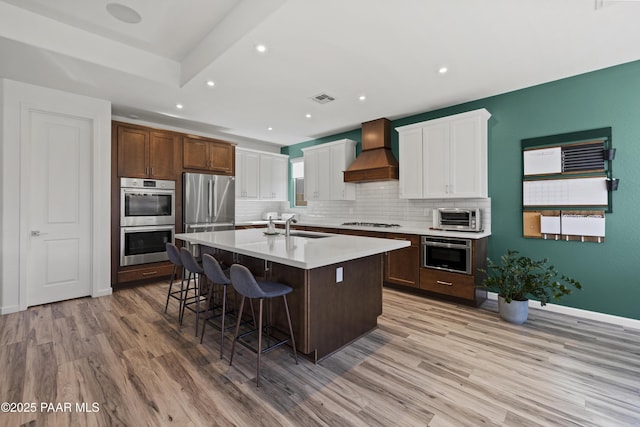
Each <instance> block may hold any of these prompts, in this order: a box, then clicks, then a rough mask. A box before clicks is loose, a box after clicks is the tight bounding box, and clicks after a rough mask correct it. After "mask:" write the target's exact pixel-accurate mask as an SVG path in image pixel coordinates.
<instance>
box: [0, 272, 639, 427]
mask: <svg viewBox="0 0 640 427" xmlns="http://www.w3.org/2000/svg"><path fill="white" fill-rule="evenodd" d="M166 289H167V285H166V284H164V283H162V284H155V285H150V286H144V287H138V288H134V289H127V290H122V291H118V292H115V293H114V294H113V295H112V296H108V297H102V298H96V299H91V298H82V299H77V300H71V301H65V302H61V303H56V304H48V305H43V306H38V307H32V308H30V309H29V310H27V311H24V312H20V313H15V314H10V315H5V316H0V366H1V367H2V368H1V369H2V373H1V380H0V401H2V402H15V403H17V402H21V403H31V402H33V403H35V404H36V405H37V409H36V411H35V412H29V413H20V414H16V413H0V425H2V426H17V425H21V424H24V425H44V426H71V425H73V426H85V425H86V426H115V425H121V426H145V425H147V426H164V425H176V426H205V425H211V426H213V425H215V426H217V425H220V426H231V425H236V426H249V425H251V426H255V425H264V426H280V425H283V426H313V425H325V426H421V425H430V426H479V425H489V426H490V425H505V426H538V425H547V426H574V425H580V426H631V425H640V331H639V330H631V329H624V328H622V327H617V326H612V325H608V324H604V323H598V322H594V321H586V320H581V319H578V318H572V317H569V316H565V315H559V314H554V313H548V312H544V311H541V310H532V312H531V313H530V320H529V321H528V322H527V323H526V324H525V325H523V326H515V325H510V324H508V323H505V322H503V321H501V320H499V318H498V316H497V314H496V313H495V310H496V309H495V306H494V305H489V306H488V307H485V308H483V309H474V308H468V307H464V306H458V305H455V304H451V303H447V302H441V301H434V300H429V299H424V298H421V297H416V296H412V295H408V294H405V293H401V292H397V291H394V290H388V289H385V291H384V314H383V315H382V317H381V318H380V319H379V327H378V329H377V330H375V331H373V332H372V333H370V334H369V335H367V336H366V337H363V338H361V339H359V340H358V341H356V342H355V343H353V344H352V345H350V346H348V347H347V348H345V349H343V350H341V351H340V352H338V353H336V354H334V355H333V356H331V357H329V358H328V359H326V360H325V361H324V362H322V363H321V364H319V365H314V364H313V363H311V362H309V361H307V360H304V359H301V361H300V364H299V365H295V364H294V363H293V359H292V356H291V354H290V352H289V349H288V348H280V349H278V350H276V351H274V352H271V353H269V354H267V355H266V356H265V357H264V358H263V380H262V387H261V388H256V387H255V378H254V372H255V370H254V369H255V365H254V363H255V354H253V353H251V352H250V351H248V350H245V349H243V348H242V347H241V346H240V349H241V351H242V353H240V354H238V355H237V356H236V357H237V358H236V359H235V360H234V366H232V367H229V364H228V360H227V359H226V358H225V360H222V361H221V360H220V359H219V349H218V341H217V338H218V333H219V332H218V331H216V330H215V329H214V328H208V329H207V335H206V337H205V342H204V344H203V345H201V344H199V340H198V339H196V338H195V336H194V330H193V315H192V314H191V313H187V314H185V324H184V325H183V327H182V328H178V327H177V309H176V308H177V303H176V302H175V301H172V302H171V303H170V308H169V311H168V313H167V314H165V313H163V308H164V299H165V295H166V294H165V292H166ZM226 354H227V356H228V347H227V352H226ZM48 402H51V403H53V404H54V405H55V404H60V405H61V406H58V407H57V408H51V407H49V408H45V409H44V410H43V409H42V408H41V406H40V405H41V404H42V403H45V404H46V403H48ZM65 402H69V403H70V404H71V405H73V406H72V408H71V410H70V411H66V410H65V408H64V406H62V405H64V403H65ZM94 402H95V403H96V404H97V405H98V408H97V409H99V411H98V412H90V411H87V410H86V409H87V408H88V409H90V410H93V409H95V408H94V407H92V406H91V405H92V404H93V403H94ZM76 403H85V404H87V405H88V406H87V407H85V411H78V410H77V409H78V408H76V407H75V405H76ZM47 409H58V411H57V412H54V411H51V412H47Z"/></svg>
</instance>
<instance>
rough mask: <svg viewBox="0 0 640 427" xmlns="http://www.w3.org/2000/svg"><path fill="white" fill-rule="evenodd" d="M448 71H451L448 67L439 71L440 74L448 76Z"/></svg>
mask: <svg viewBox="0 0 640 427" xmlns="http://www.w3.org/2000/svg"><path fill="white" fill-rule="evenodd" d="M447 71H449V69H448V68H447V67H440V69H439V70H438V72H439V73H440V74H447Z"/></svg>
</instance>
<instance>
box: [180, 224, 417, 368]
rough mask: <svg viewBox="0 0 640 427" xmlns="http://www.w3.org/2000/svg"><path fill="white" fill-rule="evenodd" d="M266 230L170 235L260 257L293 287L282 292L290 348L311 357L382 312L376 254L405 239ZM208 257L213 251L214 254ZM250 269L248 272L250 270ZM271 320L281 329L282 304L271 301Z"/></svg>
mask: <svg viewBox="0 0 640 427" xmlns="http://www.w3.org/2000/svg"><path fill="white" fill-rule="evenodd" d="M265 231H266V229H249V230H227V231H215V232H206V233H183V234H176V239H179V240H183V241H185V242H188V243H190V244H196V245H201V246H204V247H207V248H214V249H215V250H216V254H218V255H220V256H221V257H224V253H225V252H226V253H232V254H233V255H234V257H233V259H234V260H237V259H238V256H245V257H251V258H253V259H260V260H264V276H265V278H267V279H269V280H273V281H277V282H282V283H285V284H287V285H289V286H291V287H292V288H293V292H292V293H291V294H289V295H288V296H287V299H288V301H289V306H290V309H291V321H292V323H293V332H294V335H295V338H296V347H297V350H298V351H299V352H300V353H302V354H305V355H306V356H307V357H309V358H310V359H311V360H313V361H314V362H318V361H320V360H322V359H324V358H325V357H327V356H329V355H331V354H332V353H334V352H335V351H337V350H339V349H340V348H342V347H343V346H345V345H347V344H349V343H351V342H352V341H354V340H356V339H357V338H359V337H360V336H362V335H364V334H366V333H368V332H369V331H371V330H372V329H374V328H375V327H376V326H377V323H378V316H379V315H380V314H382V281H383V254H384V253H385V252H389V251H393V250H396V249H401V248H404V247H406V246H408V245H409V242H406V241H402V240H392V239H380V238H372V237H359V236H346V235H337V234H328V233H313V232H296V231H292V232H291V236H288V237H286V236H284V235H283V234H277V235H265ZM214 255H215V254H214ZM254 274H255V273H254ZM273 304H274V310H272V315H271V316H272V317H271V319H270V321H271V323H272V324H273V325H274V326H276V327H279V328H280V329H283V330H287V323H286V318H285V316H284V310H281V309H280V307H277V305H278V304H281V302H280V301H273Z"/></svg>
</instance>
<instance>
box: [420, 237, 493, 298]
mask: <svg viewBox="0 0 640 427" xmlns="http://www.w3.org/2000/svg"><path fill="white" fill-rule="evenodd" d="M487 241H488V239H487V238H486V237H485V238H482V239H477V240H473V241H472V243H473V246H472V253H473V260H472V265H471V272H472V274H461V273H452V272H450V271H443V270H436V269H433V268H420V289H421V290H422V291H425V292H428V293H429V294H432V295H434V296H439V297H444V298H447V299H454V300H457V301H460V302H464V303H465V304H469V305H474V306H476V307H477V306H479V305H480V304H482V303H483V302H484V301H485V300H486V299H487V291H486V289H480V288H478V287H477V286H478V285H480V284H481V283H482V281H483V280H484V277H485V275H484V274H483V273H481V272H480V271H478V269H484V268H486V265H487V263H486V260H487Z"/></svg>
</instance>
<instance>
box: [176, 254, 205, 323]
mask: <svg viewBox="0 0 640 427" xmlns="http://www.w3.org/2000/svg"><path fill="white" fill-rule="evenodd" d="M180 258H181V259H182V265H183V266H184V268H185V270H187V272H188V273H189V274H188V275H187V289H186V290H185V295H184V301H183V302H182V312H181V314H180V324H181V325H182V319H183V318H184V310H185V309H187V310H190V311H193V312H194V313H195V314H196V336H198V323H200V313H202V312H204V311H208V309H209V308H208V307H207V306H205V305H204V301H203V298H204V297H203V293H202V275H203V273H204V269H203V268H202V266H201V265H200V264H198V261H197V260H196V258H195V257H194V256H193V254H192V253H191V251H190V250H189V249H187V248H181V249H180ZM191 278H193V283H194V285H193V291H194V295H193V296H191V297H190V296H189V289H190V284H191ZM200 303H203V306H202V307H201V305H200ZM194 306H195V307H194Z"/></svg>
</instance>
